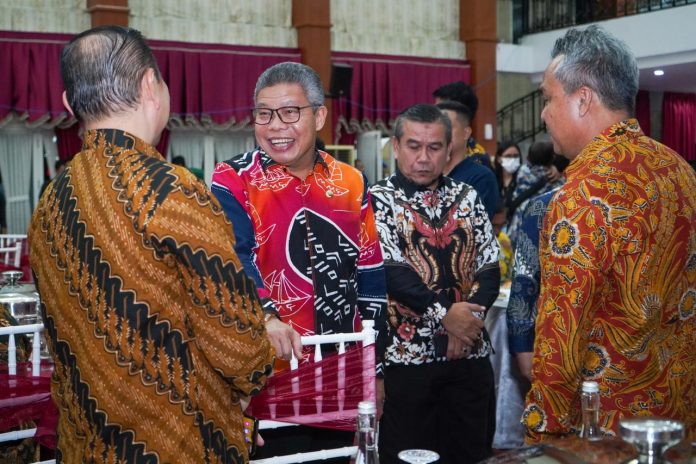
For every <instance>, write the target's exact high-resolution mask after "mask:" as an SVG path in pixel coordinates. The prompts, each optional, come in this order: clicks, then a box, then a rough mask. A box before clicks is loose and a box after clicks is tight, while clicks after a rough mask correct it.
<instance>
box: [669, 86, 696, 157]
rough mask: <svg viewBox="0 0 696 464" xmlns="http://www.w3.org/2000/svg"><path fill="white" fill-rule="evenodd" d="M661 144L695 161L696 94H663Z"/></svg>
mask: <svg viewBox="0 0 696 464" xmlns="http://www.w3.org/2000/svg"><path fill="white" fill-rule="evenodd" d="M662 143H664V144H665V145H667V146H668V147H670V148H672V149H673V150H675V151H676V152H677V153H679V154H680V155H682V156H683V157H684V158H685V159H687V160H689V161H694V160H696V94H693V93H673V92H665V94H664V99H663V101H662Z"/></svg>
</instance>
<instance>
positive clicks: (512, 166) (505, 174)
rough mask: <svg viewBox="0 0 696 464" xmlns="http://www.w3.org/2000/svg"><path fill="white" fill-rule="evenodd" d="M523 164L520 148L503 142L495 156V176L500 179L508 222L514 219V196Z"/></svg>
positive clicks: (501, 194) (501, 196) (514, 144)
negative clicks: (518, 174)
mask: <svg viewBox="0 0 696 464" xmlns="http://www.w3.org/2000/svg"><path fill="white" fill-rule="evenodd" d="M521 164H522V157H521V151H520V147H518V146H517V144H516V143H513V142H503V143H501V144H500V146H499V147H498V151H497V152H496V154H495V176H496V178H497V179H498V188H499V189H500V199H501V201H502V202H503V205H504V206H505V209H506V211H507V221H506V222H509V220H510V218H511V217H512V215H513V213H514V212H515V211H514V208H512V194H513V193H514V191H515V188H516V187H517V173H518V171H519V169H520V165H521Z"/></svg>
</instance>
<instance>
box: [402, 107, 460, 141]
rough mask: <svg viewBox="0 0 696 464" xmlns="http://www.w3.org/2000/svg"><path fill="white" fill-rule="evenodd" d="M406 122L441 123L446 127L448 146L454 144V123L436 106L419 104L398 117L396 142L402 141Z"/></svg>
mask: <svg viewBox="0 0 696 464" xmlns="http://www.w3.org/2000/svg"><path fill="white" fill-rule="evenodd" d="M406 121H412V122H419V123H433V122H439V123H440V124H442V125H443V126H445V140H446V142H447V145H449V144H450V143H451V142H452V121H450V119H449V118H448V117H447V115H446V114H445V113H443V112H442V111H441V110H440V108H438V107H437V106H435V105H428V104H425V103H418V104H416V105H413V106H409V107H408V108H406V109H405V110H404V111H402V112H401V113H400V114H399V115H398V116H397V117H396V122H395V123H394V137H395V138H396V140H399V141H401V137H403V135H404V123H405V122H406Z"/></svg>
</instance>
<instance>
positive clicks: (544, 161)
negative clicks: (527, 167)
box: [527, 141, 555, 166]
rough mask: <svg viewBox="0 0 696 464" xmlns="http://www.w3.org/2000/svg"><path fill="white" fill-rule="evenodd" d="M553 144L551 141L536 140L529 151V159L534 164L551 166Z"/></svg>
mask: <svg viewBox="0 0 696 464" xmlns="http://www.w3.org/2000/svg"><path fill="white" fill-rule="evenodd" d="M554 155H555V153H554V151H553V144H552V143H551V142H543V141H537V142H534V143H533V144H532V145H531V146H530V147H529V151H528V152H527V161H529V164H531V165H532V166H551V165H552V164H553V157H554Z"/></svg>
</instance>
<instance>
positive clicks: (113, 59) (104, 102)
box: [60, 26, 162, 121]
mask: <svg viewBox="0 0 696 464" xmlns="http://www.w3.org/2000/svg"><path fill="white" fill-rule="evenodd" d="M150 68H152V69H153V70H154V71H155V76H156V78H157V80H158V81H160V82H161V80H162V77H161V75H160V72H159V68H158V67H157V62H156V61H155V57H154V56H153V54H152V51H151V50H150V47H148V45H147V43H146V42H145V38H144V37H143V35H142V34H141V33H140V32H139V31H137V30H135V29H131V28H127V27H121V26H101V27H96V28H94V29H90V30H87V31H85V32H83V33H81V34H78V35H77V36H75V37H74V38H73V39H72V40H71V41H70V42H69V43H68V45H66V46H65V48H63V51H62V53H61V56H60V71H61V76H62V78H63V84H64V85H65V93H66V97H67V100H68V103H69V104H70V107H71V108H72V110H73V112H74V113H75V116H76V117H77V118H78V119H79V120H81V121H98V120H100V119H103V118H106V117H109V116H111V115H114V114H118V113H120V112H123V111H126V110H128V109H133V108H135V107H136V106H137V105H138V102H139V98H140V81H141V80H142V78H143V76H144V75H145V72H146V71H147V70H148V69H150Z"/></svg>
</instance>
